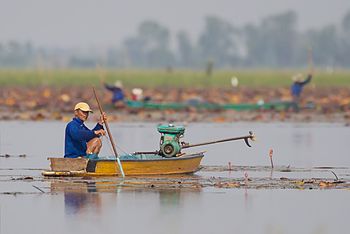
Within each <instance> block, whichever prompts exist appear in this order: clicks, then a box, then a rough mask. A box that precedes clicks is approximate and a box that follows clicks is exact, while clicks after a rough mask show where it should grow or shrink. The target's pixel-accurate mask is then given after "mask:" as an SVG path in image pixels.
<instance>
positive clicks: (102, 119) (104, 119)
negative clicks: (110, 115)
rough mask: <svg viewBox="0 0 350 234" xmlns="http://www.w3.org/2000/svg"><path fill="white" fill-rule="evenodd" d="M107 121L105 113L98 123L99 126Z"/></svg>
mask: <svg viewBox="0 0 350 234" xmlns="http://www.w3.org/2000/svg"><path fill="white" fill-rule="evenodd" d="M106 121H107V115H106V113H105V112H103V113H102V115H101V116H100V120H99V121H98V123H99V124H101V125H103V124H104V123H105V122H106Z"/></svg>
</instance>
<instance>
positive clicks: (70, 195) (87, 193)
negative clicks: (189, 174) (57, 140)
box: [50, 180, 201, 215]
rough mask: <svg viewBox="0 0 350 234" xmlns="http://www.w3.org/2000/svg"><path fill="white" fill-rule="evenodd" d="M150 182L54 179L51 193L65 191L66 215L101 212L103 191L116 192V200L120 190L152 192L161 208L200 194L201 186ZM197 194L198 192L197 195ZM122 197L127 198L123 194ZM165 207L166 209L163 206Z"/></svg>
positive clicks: (146, 194)
mask: <svg viewBox="0 0 350 234" xmlns="http://www.w3.org/2000/svg"><path fill="white" fill-rule="evenodd" d="M153 182H154V181H152V183H150V185H149V186H148V185H147V186H145V185H144V184H143V185H141V186H140V184H142V183H141V182H140V183H138V182H135V181H132V182H130V181H128V182H125V181H118V182H116V181H91V180H89V181H87V180H86V181H85V180H84V181H52V182H51V184H50V188H51V192H52V193H63V194H64V208H65V209H64V210H65V214H66V215H77V214H78V215H79V214H84V213H88V212H90V211H91V212H93V213H94V215H98V214H100V213H102V210H103V207H104V206H103V204H102V203H103V200H104V199H102V197H103V195H104V194H106V193H108V194H114V198H113V201H114V202H116V201H117V200H118V197H117V195H118V194H121V193H123V194H128V197H135V196H137V197H143V198H149V197H150V196H151V197H152V198H153V199H152V200H154V199H156V200H159V206H160V209H161V210H163V209H165V210H168V209H169V208H170V209H174V208H175V209H177V208H178V207H182V206H183V203H184V202H183V200H185V199H186V198H187V197H188V196H189V194H191V197H193V196H200V191H201V188H200V187H197V186H195V187H186V188H169V187H168V188H165V186H164V184H163V183H162V184H163V185H162V186H159V184H157V183H153ZM143 183H144V182H143ZM194 194H195V195H194ZM119 199H124V198H123V196H122V197H121V198H119ZM113 201H110V200H109V201H106V202H104V203H109V204H105V205H107V207H108V206H109V205H111V204H110V203H111V202H113ZM163 211H164V210H163Z"/></svg>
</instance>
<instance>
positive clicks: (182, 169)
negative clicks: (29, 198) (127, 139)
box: [42, 152, 204, 176]
mask: <svg viewBox="0 0 350 234" xmlns="http://www.w3.org/2000/svg"><path fill="white" fill-rule="evenodd" d="M203 157H204V154H203V152H201V153H196V154H189V155H183V156H181V157H173V158H161V159H147V160H121V165H122V167H123V171H124V174H125V175H126V176H137V175H170V174H186V173H193V172H196V171H198V170H199V169H200V162H201V160H202V158H203ZM49 160H50V161H51V170H50V171H43V172H42V175H44V176H120V175H121V173H120V170H119V166H118V163H117V161H116V160H111V159H105V160H88V159H84V158H77V159H71V158H70V159H67V158H49Z"/></svg>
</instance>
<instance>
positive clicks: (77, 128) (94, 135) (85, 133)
mask: <svg viewBox="0 0 350 234" xmlns="http://www.w3.org/2000/svg"><path fill="white" fill-rule="evenodd" d="M91 112H92V110H91V109H90V106H89V105H88V104H87V103H85V102H79V103H78V104H76V105H75V107H74V116H75V117H74V118H73V120H72V121H70V122H69V123H68V124H67V126H66V132H65V149H64V151H65V154H64V157H65V158H77V157H86V158H90V159H96V158H98V156H97V155H98V153H99V152H100V149H101V147H102V141H101V139H100V138H99V137H100V136H102V135H106V132H105V130H104V129H103V125H102V124H103V123H104V121H105V120H106V115H105V113H103V115H102V116H101V117H100V120H99V122H98V123H97V124H96V126H95V127H94V128H93V129H92V130H90V129H88V128H87V127H86V126H85V125H84V121H86V120H87V119H88V117H89V113H91Z"/></svg>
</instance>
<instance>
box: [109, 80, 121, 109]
mask: <svg viewBox="0 0 350 234" xmlns="http://www.w3.org/2000/svg"><path fill="white" fill-rule="evenodd" d="M104 86H105V88H106V89H107V90H109V91H111V92H112V103H113V105H114V106H115V107H123V106H124V97H125V95H124V91H123V84H122V82H121V81H120V80H117V81H116V82H115V83H114V85H108V84H106V83H104Z"/></svg>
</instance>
